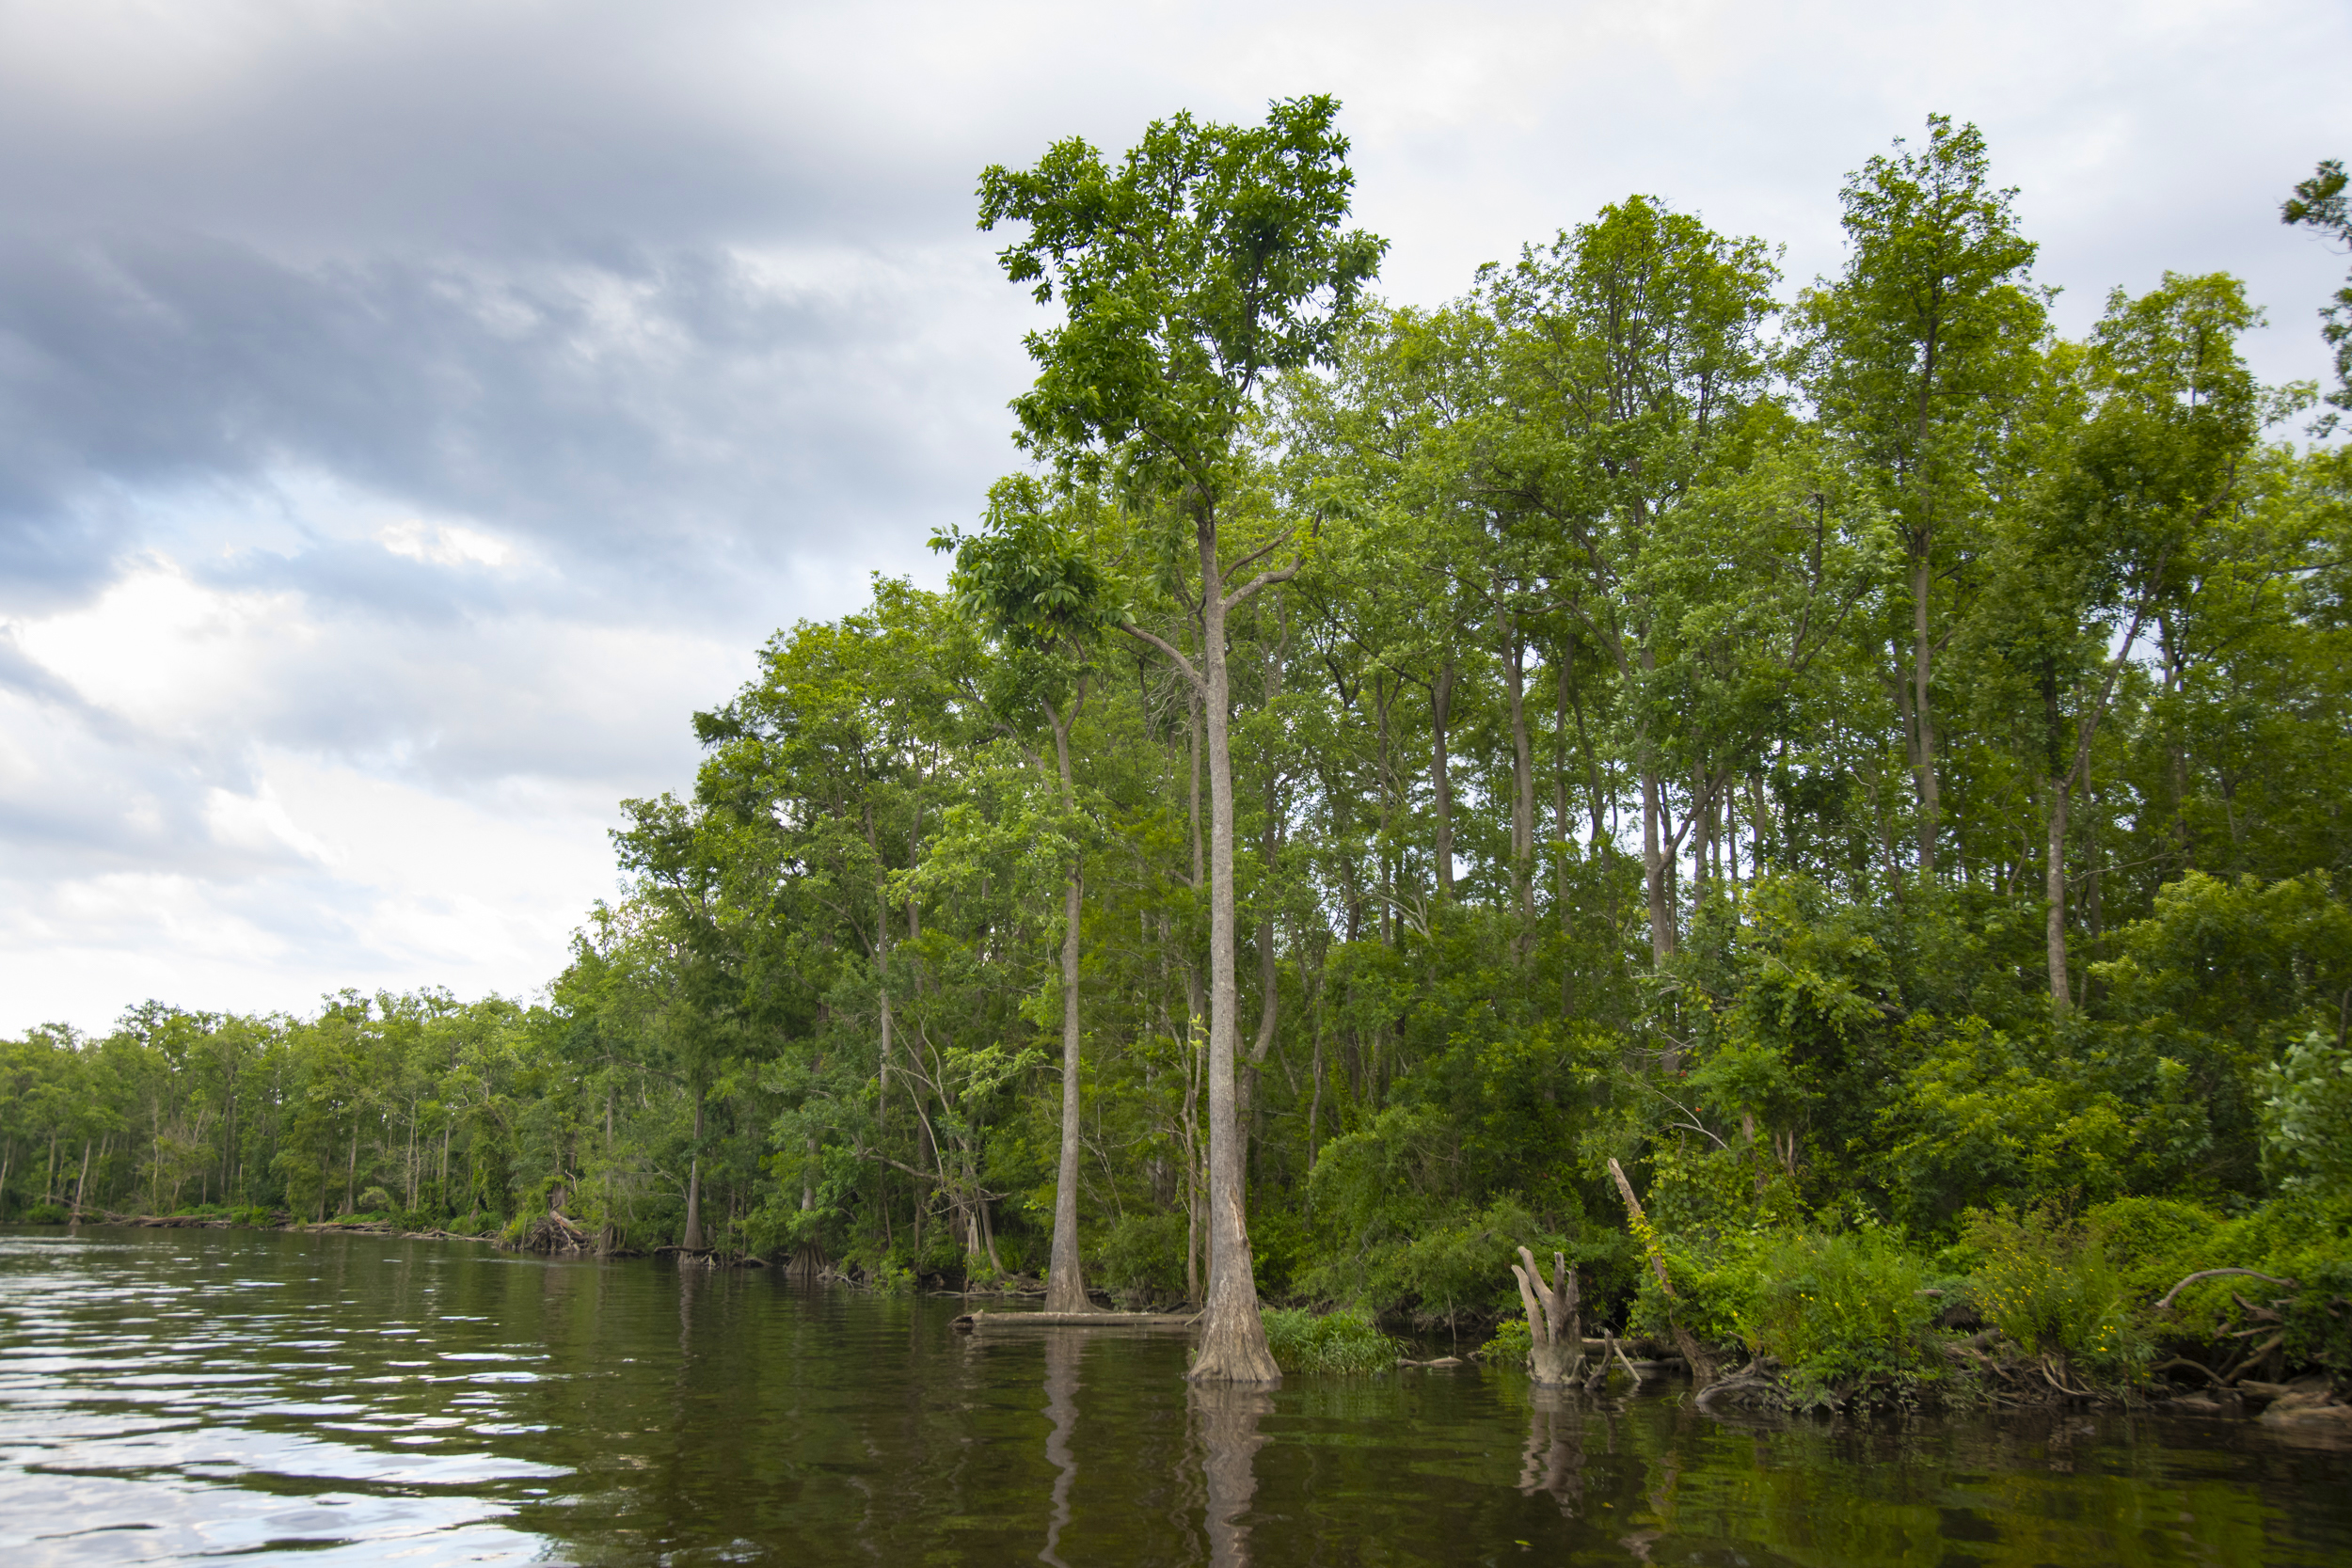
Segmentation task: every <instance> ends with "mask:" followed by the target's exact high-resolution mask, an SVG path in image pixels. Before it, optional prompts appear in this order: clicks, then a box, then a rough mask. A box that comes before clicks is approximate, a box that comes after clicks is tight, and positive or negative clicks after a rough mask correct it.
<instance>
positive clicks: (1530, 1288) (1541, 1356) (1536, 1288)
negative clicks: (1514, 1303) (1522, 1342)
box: [1511, 1247, 1584, 1388]
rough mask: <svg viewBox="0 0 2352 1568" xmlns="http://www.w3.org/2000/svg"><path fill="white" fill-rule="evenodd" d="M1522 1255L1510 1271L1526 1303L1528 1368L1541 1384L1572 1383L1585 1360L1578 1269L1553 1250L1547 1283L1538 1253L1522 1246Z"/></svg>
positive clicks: (1522, 1299) (1554, 1385) (1548, 1386)
mask: <svg viewBox="0 0 2352 1568" xmlns="http://www.w3.org/2000/svg"><path fill="white" fill-rule="evenodd" d="M1519 1259H1520V1261H1519V1262H1517V1263H1514V1264H1512V1265H1511V1273H1512V1275H1514V1276H1515V1277H1517V1278H1518V1282H1519V1299H1520V1300H1521V1301H1523V1302H1525V1303H1526V1304H1527V1337H1528V1338H1529V1340H1530V1341H1532V1344H1531V1348H1530V1349H1529V1351H1528V1354H1527V1369H1528V1371H1529V1373H1530V1375H1532V1376H1533V1377H1534V1380H1535V1383H1536V1386H1539V1387H1547V1388H1551V1387H1559V1386H1564V1385H1565V1384H1569V1383H1573V1382H1574V1381H1575V1380H1576V1374H1577V1370H1578V1369H1579V1368H1580V1367H1581V1365H1582V1364H1583V1361H1584V1329H1583V1325H1582V1324H1581V1323H1578V1321H1577V1315H1576V1307H1577V1293H1578V1292H1577V1284H1576V1271H1575V1270H1574V1269H1572V1268H1570V1267H1568V1260H1567V1259H1566V1258H1565V1257H1563V1256H1562V1255H1561V1254H1559V1253H1556V1252H1555V1253H1553V1254H1552V1255H1551V1284H1550V1285H1549V1287H1547V1286H1546V1285H1545V1284H1544V1276H1543V1272H1542V1271H1541V1270H1540V1269H1538V1268H1537V1267H1536V1266H1535V1255H1534V1253H1532V1252H1530V1251H1528V1250H1527V1248H1525V1247H1521V1248H1519Z"/></svg>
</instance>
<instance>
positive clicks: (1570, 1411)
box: [1519, 1386, 1584, 1516]
mask: <svg viewBox="0 0 2352 1568" xmlns="http://www.w3.org/2000/svg"><path fill="white" fill-rule="evenodd" d="M1528 1395H1529V1408H1528V1412H1527V1452H1526V1454H1525V1455H1524V1457H1523V1462H1522V1463H1521V1465H1520V1466H1519V1490H1520V1491H1521V1492H1522V1493H1525V1494H1528V1495H1529V1496H1533V1495H1534V1494H1535V1493H1537V1492H1549V1493H1550V1494H1551V1495H1552V1497H1555V1498H1557V1499H1559V1503H1560V1512H1561V1513H1564V1514H1566V1515H1570V1516H1573V1515H1574V1514H1575V1513H1577V1512H1578V1510H1579V1507H1580V1505H1581V1503H1582V1502H1583V1500H1584V1416H1583V1411H1582V1408H1581V1406H1580V1405H1579V1404H1578V1402H1577V1399H1576V1396H1575V1395H1574V1394H1573V1393H1570V1392H1568V1391H1567V1390H1565V1389H1562V1388H1546V1387H1543V1386H1534V1387H1531V1388H1530V1389H1529V1390H1528Z"/></svg>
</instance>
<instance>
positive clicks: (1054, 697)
mask: <svg viewBox="0 0 2352 1568" xmlns="http://www.w3.org/2000/svg"><path fill="white" fill-rule="evenodd" d="M931 543H932V547H933V548H944V549H952V550H953V551H954V552H955V558H956V565H955V571H954V573H953V575H952V576H951V578H950V579H949V581H950V585H951V586H952V587H953V588H954V590H955V592H956V596H957V597H958V599H960V600H961V602H962V604H963V606H964V607H965V609H966V610H968V611H969V612H971V614H972V615H973V617H974V618H975V619H976V620H977V621H978V622H979V624H980V625H981V626H982V627H984V628H985V629H986V630H987V631H988V632H990V633H991V634H993V636H994V637H996V638H997V639H998V640H999V641H1001V642H1002V644H1003V645H1004V648H1005V651H1006V653H1007V655H1008V656H1009V657H1008V659H1007V665H1008V668H1007V669H1006V670H1005V672H1004V673H1005V675H1006V677H1007V684H1008V685H1009V686H1010V687H1012V688H1013V689H1014V692H1015V696H1014V700H1013V702H1011V703H1009V704H999V705H996V706H999V707H1000V708H1001V707H1006V706H1013V707H1018V706H1022V705H1028V704H1034V705H1035V706H1036V708H1037V709H1038V711H1040V712H1041V713H1043V714H1044V716H1045V722H1046V727H1047V729H1048V730H1049V731H1051V733H1052V735H1053V747H1054V773H1055V778H1056V780H1057V783H1058V784H1060V786H1061V807H1062V815H1063V817H1064V819H1065V821H1066V822H1067V823H1068V824H1069V828H1068V832H1069V835H1070V839H1071V844H1072V849H1071V854H1070V863H1069V869H1068V870H1067V872H1065V873H1064V876H1063V879H1062V934H1061V1157H1060V1160H1059V1162H1058V1164H1057V1167H1056V1171H1055V1177H1054V1235H1053V1247H1052V1261H1051V1263H1050V1264H1049V1265H1048V1268H1047V1270H1046V1276H1045V1310H1047V1311H1048V1312H1090V1311H1092V1310H1094V1304H1093V1302H1092V1301H1091V1300H1089V1297H1088V1295H1087V1290H1086V1279H1085V1275H1084V1273H1083V1270H1082V1267H1081V1265H1080V1262H1079V1258H1078V1156H1079V1142H1080V1140H1079V1132H1080V1125H1079V1111H1080V1103H1081V1101H1080V1094H1079V1087H1080V1081H1079V1076H1078V1066H1079V1047H1080V1043H1081V1041H1082V1040H1083V1039H1084V1037H1085V1032H1084V1030H1083V1028H1082V1027H1081V1024H1080V1018H1079V998H1078V990H1079V979H1080V976H1079V956H1080V954H1079V935H1080V928H1081V926H1082V924H1083V916H1084V914H1085V912H1086V863H1085V860H1084V857H1083V856H1082V855H1081V854H1080V852H1079V850H1078V848H1077V844H1078V832H1077V816H1078V788H1077V782H1076V779H1075V776H1074V774H1073V769H1072V767H1071V760H1070V735H1071V731H1072V730H1073V728H1074V727H1075V726H1076V724H1077V722H1078V717H1079V715H1080V714H1081V713H1082V712H1083V711H1084V710H1085V708H1086V705H1087V697H1088V695H1089V683H1090V681H1091V680H1092V678H1093V670H1092V665H1091V656H1092V655H1093V652H1094V647H1095V643H1096V641H1097V640H1098V639H1099V638H1100V636H1101V634H1102V632H1103V631H1104V628H1105V626H1106V625H1107V624H1108V617H1109V614H1110V607H1109V604H1108V599H1107V595H1106V594H1105V593H1104V582H1103V577H1102V574H1101V572H1099V571H1098V570H1097V569H1096V567H1095V565H1094V563H1093V562H1091V561H1090V560H1089V559H1088V558H1087V556H1086V554H1085V553H1084V551H1083V549H1082V548H1081V547H1080V545H1079V542H1078V541H1077V540H1076V539H1075V538H1074V537H1073V534H1072V532H1071V531H1070V530H1069V529H1067V528H1066V527H1063V526H1060V519H1057V518H1056V517H1054V516H1051V515H1048V512H1047V507H1046V502H1045V497H1044V495H1043V492H1042V489H1041V486H1040V485H1039V484H1038V483H1036V481H1034V480H1033V479H1030V478H1029V477H1027V476H1025V475H1024V476H1019V477H1016V478H1012V479H1008V480H1003V481H1000V482H998V483H997V484H996V485H995V486H994V487H993V489H991V491H990V492H989V507H988V514H987V520H986V523H985V526H984V527H983V529H982V531H980V532H979V533H977V534H974V535H969V536H967V535H963V534H960V533H957V532H955V531H952V530H951V531H947V532H946V533H943V534H940V535H938V536H936V537H934V538H933V540H932V541H931ZM1016 736H1017V732H1016ZM1023 750H1024V751H1025V752H1028V754H1029V755H1030V757H1031V758H1032V760H1033V761H1036V762H1037V763H1038V764H1039V766H1040V767H1041V768H1042V766H1043V759H1042V758H1039V757H1037V755H1036V753H1035V752H1030V751H1029V750H1028V747H1027V746H1026V744H1025V743H1024V744H1023Z"/></svg>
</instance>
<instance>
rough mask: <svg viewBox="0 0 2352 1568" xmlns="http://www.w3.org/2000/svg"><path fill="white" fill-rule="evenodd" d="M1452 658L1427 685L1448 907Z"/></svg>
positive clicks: (1443, 897) (1434, 800)
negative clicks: (1448, 736) (1449, 726)
mask: <svg viewBox="0 0 2352 1568" xmlns="http://www.w3.org/2000/svg"><path fill="white" fill-rule="evenodd" d="M1453 712H1454V656H1453V655H1451V654H1448V655H1447V656H1446V660H1445V662H1444V663H1443V664H1442V665H1439V666H1438V678H1437V679H1436V680H1434V681H1432V682H1430V684H1429V732H1430V746H1429V793H1430V807H1431V810H1432V811H1434V812H1435V813H1436V815H1437V819H1438V820H1437V846H1436V851H1435V852H1436V858H1437V863H1438V899H1439V901H1440V902H1443V903H1448V904H1450V903H1452V902H1453V901H1454V780H1453V775H1452V774H1451V773H1450V772H1449V771H1448V770H1447V760H1446V752H1447V751H1448V750H1449V744H1450V743H1449V742H1448V740H1447V738H1446V723H1447V721H1448V720H1449V719H1450V718H1451V717H1452V716H1453Z"/></svg>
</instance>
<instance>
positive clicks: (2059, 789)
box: [2042, 778, 2074, 1017]
mask: <svg viewBox="0 0 2352 1568" xmlns="http://www.w3.org/2000/svg"><path fill="white" fill-rule="evenodd" d="M2049 789H2050V820H2049V828H2050V832H2049V842H2048V847H2047V855H2046V859H2045V861H2044V863H2043V875H2042V895H2043V897H2044V898H2045V899H2046V900H2047V901H2048V904H2049V909H2048V911H2047V920H2048V926H2047V934H2048V944H2049V958H2050V1006H2051V1010H2052V1011H2053V1012H2055V1013H2057V1014H2058V1015H2059V1016H2061V1017H2063V1016H2064V1015H2065V1012H2066V1010H2067V1008H2069V1007H2070V1006H2073V1005H2074V996H2073V993H2072V989H2071V988H2070V987H2069V985H2068V983H2067V978H2066V811H2067V806H2068V804H2069V797H2070V795H2071V794H2072V793H2073V789H2074V780H2073V779H2071V778H2065V779H2052V780H2050V781H2049Z"/></svg>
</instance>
